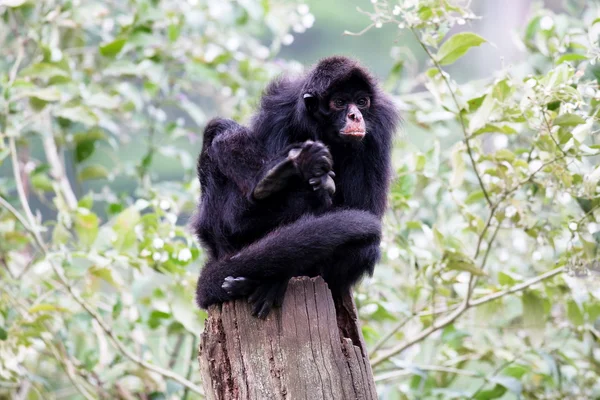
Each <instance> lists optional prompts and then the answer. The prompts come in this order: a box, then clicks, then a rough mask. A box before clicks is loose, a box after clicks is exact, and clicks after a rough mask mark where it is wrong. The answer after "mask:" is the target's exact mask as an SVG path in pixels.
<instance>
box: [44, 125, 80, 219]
mask: <svg viewBox="0 0 600 400" xmlns="http://www.w3.org/2000/svg"><path fill="white" fill-rule="evenodd" d="M48 119H49V118H48ZM48 123H49V124H51V123H52V122H51V121H48ZM43 146H44V151H45V153H46V160H47V161H48V164H49V165H50V174H51V175H52V177H53V178H54V179H55V180H56V181H57V182H58V188H59V192H60V193H61V194H62V197H63V198H64V199H65V203H66V204H67V207H69V209H70V210H75V209H77V197H76V196H75V193H74V192H73V188H71V184H70V183H69V180H68V179H67V176H66V174H65V169H64V167H63V164H62V162H61V160H60V157H59V156H58V148H57V147H56V142H55V141H54V135H53V133H52V131H50V132H49V133H47V134H46V135H44V138H43Z"/></svg>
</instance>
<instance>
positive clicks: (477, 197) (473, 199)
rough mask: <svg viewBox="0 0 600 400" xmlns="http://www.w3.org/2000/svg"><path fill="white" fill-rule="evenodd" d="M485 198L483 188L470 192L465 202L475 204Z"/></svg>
mask: <svg viewBox="0 0 600 400" xmlns="http://www.w3.org/2000/svg"><path fill="white" fill-rule="evenodd" d="M484 198H485V195H484V194H483V191H482V190H477V191H475V192H472V193H470V194H469V195H468V196H467V198H466V199H465V204H475V203H477V202H478V201H481V200H483V199H484Z"/></svg>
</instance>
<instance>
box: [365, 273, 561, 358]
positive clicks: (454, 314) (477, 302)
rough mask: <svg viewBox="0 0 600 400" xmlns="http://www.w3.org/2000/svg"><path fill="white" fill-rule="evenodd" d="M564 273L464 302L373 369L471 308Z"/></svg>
mask: <svg viewBox="0 0 600 400" xmlns="http://www.w3.org/2000/svg"><path fill="white" fill-rule="evenodd" d="M564 271H565V267H560V268H556V269H553V270H551V271H548V272H546V273H544V274H541V275H539V276H536V277H534V278H531V279H529V280H527V281H525V282H522V283H520V284H518V285H514V286H512V287H510V288H508V289H506V290H501V291H499V292H496V293H492V294H490V295H487V296H483V297H480V298H478V299H476V300H472V301H469V302H468V303H465V302H462V303H461V304H460V305H459V306H458V307H457V308H456V309H454V310H453V311H452V313H451V314H449V315H448V316H447V317H445V318H442V319H439V320H437V321H436V323H434V324H432V325H431V326H429V327H428V328H426V329H424V330H422V331H421V332H419V334H417V335H416V336H415V337H413V338H411V339H410V340H408V341H406V342H404V343H400V344H398V345H397V346H394V347H392V348H391V349H389V350H387V351H385V352H384V353H382V354H381V355H379V356H378V357H375V358H374V359H373V360H372V361H371V365H372V366H373V367H375V366H377V365H379V364H381V363H382V362H384V361H386V360H388V359H389V358H391V357H393V356H395V355H396V354H398V353H401V352H402V351H404V350H406V349H407V348H409V347H411V346H413V345H414V344H416V343H418V342H420V341H422V340H423V339H425V338H427V337H428V336H429V335H431V334H432V333H433V332H435V331H437V330H439V329H441V328H444V327H445V326H447V325H449V324H451V323H452V322H454V321H455V320H456V319H457V318H458V317H460V316H461V315H462V314H463V313H464V312H465V311H467V310H468V309H470V308H473V307H478V306H480V305H482V304H485V303H489V302H490V301H494V300H497V299H499V298H502V297H504V296H507V295H509V294H513V293H517V292H520V291H523V290H525V289H527V288H528V287H530V286H532V285H535V284H536V283H539V282H542V281H545V280H547V279H550V278H552V277H554V276H556V275H559V274H562V273H563V272H564ZM448 311H451V310H448Z"/></svg>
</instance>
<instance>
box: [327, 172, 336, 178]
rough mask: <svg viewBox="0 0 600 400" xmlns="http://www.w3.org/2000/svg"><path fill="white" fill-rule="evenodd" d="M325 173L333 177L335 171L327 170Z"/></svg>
mask: <svg viewBox="0 0 600 400" xmlns="http://www.w3.org/2000/svg"><path fill="white" fill-rule="evenodd" d="M327 174H328V175H329V176H330V177H332V178H335V172H333V171H329V172H328V173H327Z"/></svg>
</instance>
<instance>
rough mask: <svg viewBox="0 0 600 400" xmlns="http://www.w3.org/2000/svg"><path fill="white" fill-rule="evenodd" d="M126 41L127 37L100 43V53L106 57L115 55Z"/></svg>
mask: <svg viewBox="0 0 600 400" xmlns="http://www.w3.org/2000/svg"><path fill="white" fill-rule="evenodd" d="M125 43H127V39H125V38H119V39H115V40H113V41H112V42H108V43H105V44H102V45H100V54H102V55H103V56H104V57H114V56H116V55H117V54H119V52H120V51H121V50H122V49H123V46H125Z"/></svg>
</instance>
